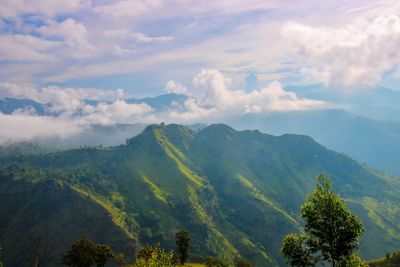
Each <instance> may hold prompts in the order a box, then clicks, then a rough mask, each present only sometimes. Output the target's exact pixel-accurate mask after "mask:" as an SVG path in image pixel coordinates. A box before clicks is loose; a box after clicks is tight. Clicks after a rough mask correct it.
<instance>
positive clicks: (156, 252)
mask: <svg viewBox="0 0 400 267" xmlns="http://www.w3.org/2000/svg"><path fill="white" fill-rule="evenodd" d="M144 249H145V251H143V250H142V253H141V252H139V254H138V257H137V259H136V261H135V263H134V264H133V265H131V266H132V267H173V266H176V260H175V256H174V253H173V252H172V251H170V252H166V251H164V250H163V249H162V248H161V247H160V245H157V246H156V247H151V246H147V247H145V248H144ZM128 266H129V265H128Z"/></svg>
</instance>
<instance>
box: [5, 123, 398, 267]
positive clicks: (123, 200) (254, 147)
mask: <svg viewBox="0 0 400 267" xmlns="http://www.w3.org/2000/svg"><path fill="white" fill-rule="evenodd" d="M2 161H3V162H2V163H3V166H4V167H3V174H2V176H1V177H0V179H1V184H2V186H3V184H8V182H6V183H5V182H4V181H8V180H10V181H12V183H17V181H18V183H19V180H20V179H21V178H23V181H24V183H25V184H26V187H27V188H40V187H38V186H39V185H41V184H42V183H50V181H51V183H53V184H55V185H58V184H61V185H63V188H67V189H68V191H70V192H73V194H72V193H71V195H65V200H64V201H62V203H64V206H62V207H64V209H68V212H67V211H65V213H62V214H59V209H61V207H58V206H57V207H56V208H54V210H53V211H52V212H49V213H51V214H52V218H54V222H55V224H56V225H58V224H59V223H58V220H60V222H62V220H67V219H68V218H69V219H70V220H75V219H76V218H85V216H86V214H92V216H99V217H98V218H97V217H96V223H93V224H91V223H87V222H86V221H85V220H84V219H82V225H76V226H71V228H70V231H75V232H77V234H78V232H79V234H80V233H81V232H84V231H85V228H84V225H91V231H100V230H98V227H100V228H101V227H102V226H101V225H102V224H106V223H109V224H110V225H112V228H113V229H118V231H119V233H120V235H117V234H110V235H109V236H106V235H103V236H102V237H103V239H102V240H104V242H106V241H108V242H113V240H114V241H115V240H122V239H126V238H128V239H129V238H130V240H135V239H137V241H138V242H137V244H136V245H140V244H145V243H156V242H160V243H161V245H162V246H163V247H166V248H167V249H168V248H172V247H173V236H174V233H175V232H176V231H177V230H178V229H181V228H185V229H188V230H189V232H190V233H191V235H192V239H193V241H192V257H193V258H196V257H197V255H218V256H219V257H221V258H224V259H225V260H227V261H229V260H232V259H233V258H234V257H236V256H239V255H240V256H241V257H243V258H246V259H249V260H250V261H252V262H253V263H254V264H255V265H256V266H276V265H282V264H284V260H283V258H282V256H281V253H280V245H281V241H282V238H283V236H284V235H285V234H286V233H288V232H293V231H296V230H297V229H299V227H300V226H301V224H302V222H301V221H300V220H299V206H300V205H301V203H303V202H304V200H305V196H306V194H307V193H309V192H311V190H312V188H313V186H314V184H315V179H314V177H315V176H316V174H317V173H318V172H321V171H324V172H325V173H326V174H327V175H328V176H329V177H331V178H332V180H333V184H334V187H335V190H336V191H338V192H339V193H340V195H341V197H343V198H345V199H346V201H347V202H348V204H349V205H350V207H351V208H352V209H353V210H354V211H356V212H357V213H359V214H360V217H361V219H362V220H363V222H364V224H365V228H366V233H365V235H364V238H363V240H362V245H361V255H362V256H363V257H364V258H374V257H378V256H379V255H383V254H385V253H386V252H387V251H390V250H393V249H400V247H399V246H400V224H399V223H398V222H399V221H400V212H399V210H398V205H397V203H398V201H399V200H400V199H399V195H398V192H399V190H400V185H399V182H398V180H396V179H395V178H393V177H390V176H385V175H382V174H380V173H376V172H375V171H372V170H370V169H368V168H367V167H365V166H362V165H360V164H358V163H357V162H355V161H353V160H351V159H350V158H348V157H346V156H343V155H341V154H338V153H335V152H332V151H330V150H327V149H326V148H324V147H322V146H320V145H319V144H317V143H315V142H314V141H313V140H312V139H311V138H309V137H306V136H298V135H283V136H280V137H275V136H271V135H266V134H262V133H260V132H258V131H242V132H237V131H235V130H233V129H231V128H229V127H228V126H226V125H211V126H209V127H207V128H204V129H202V130H200V131H197V132H194V131H191V130H190V129H188V128H186V127H183V126H180V125H152V126H149V127H147V128H146V129H145V130H144V132H143V133H142V134H140V135H138V136H136V137H134V138H132V139H130V140H128V142H127V145H124V146H119V147H114V148H111V149H107V150H100V149H77V150H71V151H64V152H57V153H51V154H47V155H44V156H39V155H36V156H35V155H32V156H25V157H20V158H19V159H18V162H20V163H18V164H16V163H15V161H16V160H15V158H14V159H12V160H11V159H9V160H7V159H2ZM15 166H17V167H15ZM18 166H19V167H18ZM21 166H22V167H21ZM21 169H22V170H21ZM25 170H27V171H25ZM7 179H8V180H7ZM15 187H16V188H19V187H20V185H19V184H18V186H17V185H15ZM32 190H33V189H32ZM37 190H39V189H37ZM65 190H66V189H65ZM8 191H9V190H6V191H2V192H8ZM39 192H40V191H39ZM48 194H49V193H48V192H45V193H40V194H39V193H38V198H39V196H41V197H42V199H41V200H38V203H41V202H43V203H47V202H49V201H48V200H47V198H48V196H47V195H48ZM55 195H57V196H59V195H62V196H63V194H61V193H55ZM0 196H3V193H1V194H0ZM84 196H86V197H85V198H84V199H85V200H86V202H87V203H88V204H87V205H89V204H90V206H91V207H93V209H94V207H96V208H98V211H97V210H96V211H93V212H92V213H89V212H88V211H85V210H82V209H80V208H79V207H80V206H81V205H83V204H78V203H76V202H71V201H78V200H77V199H82V197H84ZM88 196H89V197H88ZM4 198H7V199H11V200H10V201H16V202H18V203H19V202H20V201H21V199H20V198H19V197H13V196H12V197H4ZM12 199H14V200H12ZM69 199H76V200H69ZM31 202H32V201H22V204H25V205H27V204H29V203H31ZM86 202H85V203H86ZM33 203H36V202H33ZM50 203H53V202H52V201H50ZM22 204H19V205H22ZM21 209H23V207H21V208H20V207H19V206H18V208H16V209H15V210H16V211H15V212H16V213H17V214H12V213H9V212H10V211H9V210H8V209H6V208H4V207H0V212H1V214H12V215H8V217H9V218H12V219H13V220H15V223H14V225H15V224H17V225H18V223H19V222H21V221H24V220H25V219H26V218H25V217H24V216H25V215H24V213H23V212H21ZM30 210H32V212H34V213H37V212H39V211H40V206H38V207H36V206H33V207H32V208H30ZM102 214H107V218H108V220H104V219H100V218H102V216H103V215H102ZM104 216H105V215H104ZM14 218H15V219H14ZM38 223H39V224H40V222H38ZM98 224H100V225H99V226H98ZM33 225H34V224H33ZM32 227H33V226H32ZM110 227H111V226H110ZM56 230H57V229H56ZM0 231H1V233H5V232H10V230H8V228H7V227H5V226H2V225H0ZM51 231H53V230H52V229H51ZM115 231H117V230H115ZM49 232H50V231H49ZM100 232H101V231H100ZM10 233H12V232H10ZM94 236H96V234H94ZM94 238H95V237H94ZM99 238H100V237H99ZM115 242H116V241H115ZM23 243H26V244H28V245H29V243H30V239H28V240H27V241H26V242H23ZM65 243H68V242H65V241H62V240H60V243H59V244H62V245H60V246H64V244H65ZM28 245H26V246H28ZM8 246H9V247H14V243H13V241H12V240H10V241H9V242H8ZM5 247H6V246H5ZM60 250H61V248H60ZM4 253H5V255H6V253H7V251H5V252H4ZM7 257H8V258H9V259H10V258H11V257H12V255H7Z"/></svg>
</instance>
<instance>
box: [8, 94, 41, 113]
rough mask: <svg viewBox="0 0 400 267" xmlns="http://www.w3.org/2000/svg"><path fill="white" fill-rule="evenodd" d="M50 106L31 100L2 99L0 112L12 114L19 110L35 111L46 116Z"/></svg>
mask: <svg viewBox="0 0 400 267" xmlns="http://www.w3.org/2000/svg"><path fill="white" fill-rule="evenodd" d="M47 108H48V105H46V104H41V103H38V102H36V101H33V100H31V99H18V98H8V97H6V98H4V99H0V112H1V113H3V114H11V113H13V112H14V111H16V110H18V109H22V110H26V109H33V110H34V111H35V112H36V113H37V114H39V115H45V114H46V110H47Z"/></svg>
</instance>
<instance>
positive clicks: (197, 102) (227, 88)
mask: <svg viewBox="0 0 400 267" xmlns="http://www.w3.org/2000/svg"><path fill="white" fill-rule="evenodd" d="M193 85H194V87H193V88H191V89H188V88H185V87H183V86H182V85H181V84H179V83H176V82H174V81H169V82H168V83H167V85H166V90H167V91H169V92H178V91H179V92H180V93H182V92H185V94H187V95H188V99H187V100H186V101H184V102H183V103H176V102H174V103H172V104H171V106H170V107H169V108H168V109H167V110H155V109H153V108H152V107H150V106H149V105H147V104H145V103H137V104H129V103H126V102H125V101H124V100H123V90H121V89H118V90H100V89H92V88H76V89H74V88H59V87H55V86H52V87H45V88H41V89H36V88H34V87H31V86H29V85H17V84H13V83H0V97H15V98H29V99H32V100H35V101H37V102H39V103H44V104H47V105H46V107H47V109H48V110H47V112H48V113H47V114H52V115H51V116H48V115H44V116H39V115H37V114H35V113H34V110H33V109H30V108H24V109H18V110H16V111H15V112H14V113H13V114H11V115H4V114H1V113H0V124H1V126H0V131H1V130H2V129H3V128H4V129H7V130H4V131H3V132H1V133H0V143H4V142H6V141H7V142H8V141H10V140H14V141H15V140H26V139H29V138H36V137H40V136H41V135H42V137H50V136H61V137H65V136H69V135H72V134H76V133H78V132H80V131H84V130H85V129H87V128H88V127H90V126H91V125H93V124H101V125H113V124H116V123H138V122H141V123H158V122H169V123H172V122H174V123H186V122H189V123H193V122H215V121H220V120H223V119H224V118H227V117H230V116H237V115H241V114H246V113H262V112H270V111H295V110H307V109H320V108H326V107H329V105H328V104H327V103H325V102H322V101H317V100H311V99H303V98H299V97H297V96H296V94H295V93H293V92H288V91H285V90H284V89H283V88H282V86H281V85H280V84H279V83H278V82H272V83H271V84H269V85H268V86H267V87H265V88H263V89H260V90H253V91H250V92H247V91H244V90H235V89H232V88H231V83H230V79H228V78H226V77H225V76H224V75H223V74H222V73H221V72H219V71H218V70H214V69H208V70H202V71H200V72H199V73H198V74H197V75H196V76H195V77H194V78H193ZM87 99H91V100H98V102H94V103H91V104H89V103H88V102H86V101H85V100H87ZM13 118H15V121H13ZM26 121H29V123H25V122H26ZM42 124H45V125H44V126H43V128H42V129H41V128H40V125H42ZM7 125H9V127H8V126H7ZM24 125H25V126H24ZM67 125H70V126H71V129H67V130H64V128H65V127H66V126H67ZM23 127H28V128H25V129H30V128H29V127H31V128H32V131H26V130H25V132H24V130H22V129H24V128H23ZM13 131H23V132H24V133H21V134H15V135H14V134H13ZM26 132H28V133H26Z"/></svg>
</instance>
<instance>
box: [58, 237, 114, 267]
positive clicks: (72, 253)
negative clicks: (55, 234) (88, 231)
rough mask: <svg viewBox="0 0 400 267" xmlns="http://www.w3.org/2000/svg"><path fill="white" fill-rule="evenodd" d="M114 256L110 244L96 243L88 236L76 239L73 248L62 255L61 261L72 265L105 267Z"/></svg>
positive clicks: (74, 266) (78, 266) (76, 266)
mask: <svg viewBox="0 0 400 267" xmlns="http://www.w3.org/2000/svg"><path fill="white" fill-rule="evenodd" d="M113 257H114V253H113V251H112V250H111V248H110V247H109V246H106V245H103V244H94V243H93V242H92V241H91V240H89V239H88V238H87V237H83V238H82V239H80V240H77V241H75V243H74V244H73V245H72V247H71V249H69V250H68V252H67V253H66V254H65V255H63V256H62V258H61V262H62V263H63V264H65V265H68V266H72V267H90V266H92V265H93V264H96V266H97V267H104V266H105V264H106V262H107V261H108V260H109V259H111V258H113Z"/></svg>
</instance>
